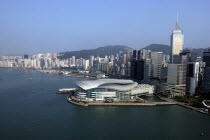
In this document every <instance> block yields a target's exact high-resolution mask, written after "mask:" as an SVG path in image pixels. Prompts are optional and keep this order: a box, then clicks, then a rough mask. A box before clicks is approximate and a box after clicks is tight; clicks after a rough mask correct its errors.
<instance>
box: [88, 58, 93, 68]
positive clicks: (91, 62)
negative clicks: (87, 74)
mask: <svg viewBox="0 0 210 140" xmlns="http://www.w3.org/2000/svg"><path fill="white" fill-rule="evenodd" d="M93 60H94V56H90V61H89V62H90V64H89V66H90V67H92V66H93Z"/></svg>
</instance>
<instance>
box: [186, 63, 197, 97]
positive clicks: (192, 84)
mask: <svg viewBox="0 0 210 140" xmlns="http://www.w3.org/2000/svg"><path fill="white" fill-rule="evenodd" d="M199 67H200V66H199V62H188V63H187V75H186V93H187V94H189V95H191V96H193V95H194V94H195V93H196V88H197V87H198V81H199V72H200V71H199Z"/></svg>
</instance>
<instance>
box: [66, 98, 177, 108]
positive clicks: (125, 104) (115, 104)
mask: <svg viewBox="0 0 210 140" xmlns="http://www.w3.org/2000/svg"><path fill="white" fill-rule="evenodd" d="M67 101H68V102H70V103H72V104H74V105H79V106H161V105H175V104H176V103H175V102H146V103H125V102H124V103H123V102H115V103H102V102H88V103H83V102H79V101H74V100H72V99H71V98H70V97H67Z"/></svg>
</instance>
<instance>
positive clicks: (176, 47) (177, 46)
mask: <svg viewBox="0 0 210 140" xmlns="http://www.w3.org/2000/svg"><path fill="white" fill-rule="evenodd" d="M183 45H184V35H183V31H182V29H181V28H180V27H179V24H178V15H177V20H176V26H175V28H174V29H173V32H172V35H171V63H173V57H174V56H178V55H179V53H180V52H181V51H182V50H183Z"/></svg>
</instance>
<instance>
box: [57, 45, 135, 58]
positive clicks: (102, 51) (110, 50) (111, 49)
mask: <svg viewBox="0 0 210 140" xmlns="http://www.w3.org/2000/svg"><path fill="white" fill-rule="evenodd" d="M129 50H132V48H130V47H128V46H123V45H113V46H104V47H99V48H97V49H92V50H80V51H71V52H62V53H60V54H61V56H59V57H58V58H59V59H67V58H71V57H72V56H75V57H76V58H85V59H88V58H89V57H90V56H91V55H93V56H95V57H97V56H99V57H105V55H116V54H117V53H119V51H122V52H123V53H127V51H129Z"/></svg>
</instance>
